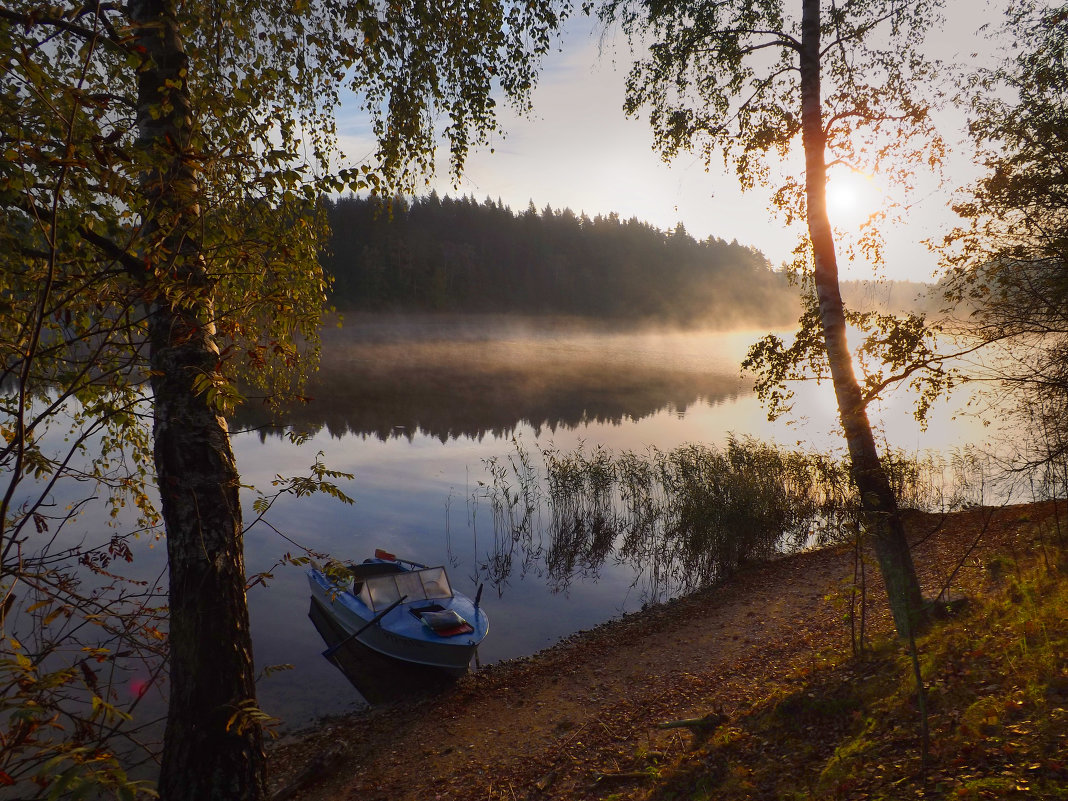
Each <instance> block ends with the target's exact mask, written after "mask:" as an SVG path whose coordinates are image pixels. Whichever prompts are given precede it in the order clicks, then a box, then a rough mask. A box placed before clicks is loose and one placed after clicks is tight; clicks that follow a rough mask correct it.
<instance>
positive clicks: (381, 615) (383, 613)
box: [323, 595, 408, 659]
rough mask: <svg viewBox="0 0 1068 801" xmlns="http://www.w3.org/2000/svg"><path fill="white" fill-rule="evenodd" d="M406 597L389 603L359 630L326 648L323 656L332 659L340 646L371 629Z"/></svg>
mask: <svg viewBox="0 0 1068 801" xmlns="http://www.w3.org/2000/svg"><path fill="white" fill-rule="evenodd" d="M407 597H408V596H407V595H402V596H401V597H400V598H398V599H397V600H396V601H394V602H393V603H391V604H390V605H389V606H387V607H386V608H385V609H383V610H382V611H381V612H379V613H378V614H377V615H375V616H374V617H373V618H371V619H370V620H368V621H367V622H366V623H364V624H363V625H362V626H360V628H359V629H357V630H356V631H355V632H353V633H352V634H350V635H349V636H348V637H346V638H345V639H343V640H339V641H338V642H336V643H334V644H333V645H331V646H330V647H329V648H327V649H326V650H325V651H323V656H325V657H326V658H327V659H329V658H330V657H332V656H333V655H334V654H335V653H336V652H337V650H338V649H339V648H340V647H341V646H343V645H345V644H346V643H347V642H348V641H349V640H353V639H355V638H356V637H359V636H360V635H361V634H363V633H364V632H365V631H367V629H369V628H371V626H373V625H374V624H375V623H377V622H378V621H380V620H381V619H382V618H384V617H385V616H386V615H388V614H389V613H390V612H392V611H393V610H394V609H396V608H397V607H398V606H399V605H400V604H402V603H404V601H405V599H406V598H407Z"/></svg>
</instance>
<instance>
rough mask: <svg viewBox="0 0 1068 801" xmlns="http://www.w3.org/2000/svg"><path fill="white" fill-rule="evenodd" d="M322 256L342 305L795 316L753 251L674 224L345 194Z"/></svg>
mask: <svg viewBox="0 0 1068 801" xmlns="http://www.w3.org/2000/svg"><path fill="white" fill-rule="evenodd" d="M328 213H329V217H330V223H331V228H332V231H333V234H332V236H331V240H330V251H329V252H328V253H327V254H325V255H324V256H323V263H324V266H325V267H326V269H327V271H328V272H329V273H330V274H331V275H333V276H334V280H335V283H334V286H333V293H332V296H331V300H332V302H333V304H334V305H335V306H336V307H337V308H338V309H341V310H348V311H355V310H374V311H424V312H425V311H435V312H464V313H470V312H476V313H485V312H522V313H527V314H566V315H577V316H581V317H593V318H601V319H629V320H634V321H642V322H648V321H659V322H670V323H677V324H685V325H695V324H700V325H704V326H714V327H720V328H729V327H733V326H735V325H739V324H742V323H746V322H749V323H761V324H765V325H781V324H786V323H789V322H792V320H794V319H795V318H796V313H797V301H796V290H795V289H794V288H792V287H790V286H789V285H788V283H787V281H786V279H785V277H784V276H783V275H782V274H780V273H778V272H775V271H773V270H772V268H771V264H770V263H769V262H768V259H767V258H766V257H765V256H764V254H763V253H761V252H760V251H759V250H757V249H756V248H754V247H749V246H746V245H741V244H739V243H738V242H737V241H733V242H726V241H725V240H723V239H718V238H715V237H710V238H708V239H705V240H701V241H698V240H696V239H694V238H693V237H692V236H690V235H689V234H688V233H687V232H686V230H685V228H684V227H683V226H682V224H681V223H680V224H679V225H678V226H676V228H675V229H674V230H673V231H670V232H664V231H661V230H659V229H658V228H656V227H654V226H652V225H650V224H648V223H645V222H641V221H639V220H637V219H633V218H632V219H630V220H622V219H620V217H619V216H618V215H616V214H609V215H608V216H597V217H593V218H592V219H591V218H590V217H587V216H586V215H585V214H581V215H576V214H575V213H574V212H572V211H571V210H570V209H564V210H562V211H560V210H553V209H552V208H550V207H546V208H545V209H543V210H542V211H540V212H539V211H537V209H535V208H534V205H533V203H532V204H531V205H530V206H529V207H528V208H527V210H526V211H524V212H522V213H521V214H516V213H514V212H513V211H512V210H511V209H510V208H509V207H507V206H505V205H504V204H502V203H500V202H499V201H498V202H494V201H492V200H489V199H487V200H485V201H483V202H482V203H479V202H477V201H476V200H475V199H474V198H470V197H463V198H450V197H448V196H446V197H438V195H437V194H431V195H429V196H428V197H424V198H415V199H412V200H408V199H394V200H393V201H392V203H389V202H387V201H383V200H381V199H375V198H361V197H347V198H342V199H340V200H337V201H335V202H332V203H331V204H330V206H329V209H328Z"/></svg>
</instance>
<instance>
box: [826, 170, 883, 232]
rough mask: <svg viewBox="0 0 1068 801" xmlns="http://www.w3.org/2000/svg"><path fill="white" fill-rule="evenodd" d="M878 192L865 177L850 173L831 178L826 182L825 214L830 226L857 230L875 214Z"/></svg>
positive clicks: (867, 177) (869, 179)
mask: <svg viewBox="0 0 1068 801" xmlns="http://www.w3.org/2000/svg"><path fill="white" fill-rule="evenodd" d="M879 194H880V193H879V190H878V188H877V187H876V186H875V182H874V181H873V180H872V179H871V178H870V177H869V176H867V175H863V174H862V173H858V172H850V173H845V174H841V175H835V176H833V177H832V178H831V179H830V180H829V181H828V182H827V213H828V214H829V215H830V218H831V224H832V225H835V226H838V227H842V228H857V227H859V226H860V225H861V224H862V223H864V222H866V221H867V220H868V219H869V218H870V217H871V215H872V214H874V213H875V211H876V209H877V208H878V205H879Z"/></svg>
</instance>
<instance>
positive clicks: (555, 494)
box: [483, 436, 945, 600]
mask: <svg viewBox="0 0 1068 801" xmlns="http://www.w3.org/2000/svg"><path fill="white" fill-rule="evenodd" d="M537 453H539V454H540V457H541V458H540V459H538V458H537V457H536V455H535V454H532V453H531V452H530V451H529V450H528V449H527V448H526V447H525V446H524V445H523V444H522V443H521V442H519V441H515V452H514V453H513V454H511V455H510V456H509V457H508V458H507V459H501V460H491V461H490V463H489V465H488V466H489V469H490V474H491V476H492V480H491V481H490V482H488V483H487V484H486V485H484V487H483V488H484V491H485V492H484V495H485V497H487V498H488V499H489V502H490V503H491V505H492V508H493V519H494V523H495V534H494V542H495V543H496V545H495V550H501V551H504V552H507V553H508V554H509V555H511V554H512V553H513V551H514V549H515V547H516V546H517V545H518V546H521V547H522V549H523V552H524V554H525V558H524V564H526V565H527V566H530V565H531V564H533V563H535V562H536V563H537V564H539V565H543V566H544V570H545V572H546V573H547V574H548V576H549V578H550V579H551V581H552V582H553V583H554V584H555V586H557V587H558V588H564V587H566V586H567V585H568V584H569V583H570V581H571V580H572V579H573V578H574V577H575V576H576V575H584V576H585V575H590V574H591V573H595V572H596V571H597V570H598V568H599V567H600V566H601V565H603V564H604V563H605V562H606V561H608V560H610V559H611V560H613V561H614V562H616V563H628V564H630V565H632V566H633V567H634V569H635V570H636V572H637V574H638V575H639V576H640V581H641V582H642V584H643V591H644V592H645V594H646V596H647V597H648V598H649V599H650V600H660V599H662V598H663V597H664V596H665V595H666V594H670V593H677V592H688V591H691V590H693V589H696V588H697V587H700V586H705V585H708V584H711V583H715V582H718V581H721V580H722V579H723V578H725V577H726V576H728V575H730V574H731V573H732V572H734V571H735V570H736V569H737V568H738V567H740V566H742V565H744V564H746V563H748V562H753V561H760V560H766V559H770V558H773V557H775V556H777V555H780V554H783V553H787V552H790V551H793V550H798V549H801V548H805V547H812V546H816V545H823V544H827V543H830V542H834V541H845V540H847V539H849V540H852V539H854V538H855V536H856V532H857V530H858V521H859V501H858V499H857V496H856V492H855V488H854V486H853V482H852V480H851V478H850V474H849V468H848V465H847V463H846V462H845V460H843V459H838V458H835V457H832V456H828V455H825V454H815V453H805V452H802V451H799V450H790V449H784V448H780V447H777V446H775V445H772V444H769V443H766V442H761V441H759V440H756V439H753V438H751V437H733V436H732V437H729V438H728V439H727V442H726V444H725V446H724V447H722V448H718V447H716V446H713V445H702V444H689V445H684V446H681V447H678V448H675V449H673V450H661V449H659V448H655V447H650V448H647V449H646V450H644V451H631V450H624V451H620V452H613V451H611V450H609V449H607V448H605V447H603V446H596V447H594V448H593V449H592V450H590V449H587V448H585V447H582V446H580V447H578V448H575V449H572V450H567V451H564V450H559V449H556V448H546V449H540V450H539V451H538V452H537ZM886 464H887V468H888V470H889V472H890V474H891V476H892V479H893V481H894V484H895V488H896V489H897V490H898V492H899V496H900V497H902V498H905V499H907V503H908V505H909V506H911V507H914V508H922V509H928V510H929V509H931V508H935V507H938V506H940V505H943V506H944V504H945V501H944V495H945V493H944V491H943V489H942V487H943V482H942V480H941V472H942V467H941V466H940V465H937V464H935V463H933V462H931V461H930V460H928V461H922V460H918V459H910V458H907V457H905V456H903V455H902V454H900V453H893V454H891V455H890V456H888V457H887V460H886ZM489 561H490V562H491V563H493V564H496V565H497V566H498V567H499V566H500V565H501V564H503V563H504V562H505V561H509V562H510V560H502V559H500V558H499V557H498V556H491V558H490V560H489ZM498 578H500V577H498Z"/></svg>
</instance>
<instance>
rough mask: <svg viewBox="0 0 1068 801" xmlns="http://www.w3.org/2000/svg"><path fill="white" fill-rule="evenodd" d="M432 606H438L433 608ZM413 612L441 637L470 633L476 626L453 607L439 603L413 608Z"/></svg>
mask: <svg viewBox="0 0 1068 801" xmlns="http://www.w3.org/2000/svg"><path fill="white" fill-rule="evenodd" d="M432 607H437V608H436V609H435V608H432ZM412 614H414V615H415V616H416V617H418V618H419V619H420V620H422V621H423V625H424V626H426V627H427V628H428V629H430V630H431V631H432V632H434V633H435V634H437V635H438V636H439V637H454V636H456V635H457V634H470V633H471V632H472V631H474V630H475V629H474V627H473V626H472V625H471V624H470V623H468V622H467V621H466V620H464V619H463V618H462V617H461V616H460V615H458V614H457V613H456V612H455V611H453V610H452V609H445V608H443V607H441V606H439V605H438V604H432V605H431V606H424V607H422V608H421V609H413V610H412Z"/></svg>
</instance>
